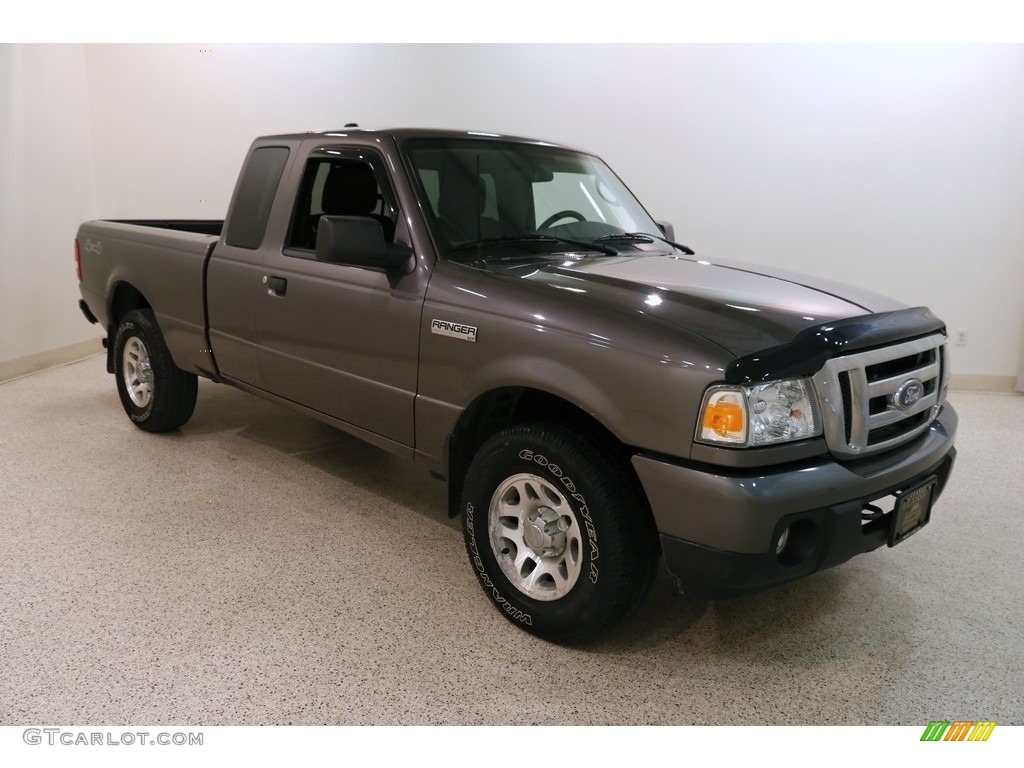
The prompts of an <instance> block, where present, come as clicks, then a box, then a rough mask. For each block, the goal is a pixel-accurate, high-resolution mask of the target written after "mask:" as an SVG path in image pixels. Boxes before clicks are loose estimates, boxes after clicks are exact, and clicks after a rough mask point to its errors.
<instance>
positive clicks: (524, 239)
mask: <svg viewBox="0 0 1024 768" xmlns="http://www.w3.org/2000/svg"><path fill="white" fill-rule="evenodd" d="M501 243H510V244H511V243H565V244H566V245H574V246H576V247H577V248H584V249H585V250H588V251H600V252H601V253H604V254H607V255H608V256H618V255H619V252H618V251H617V250H615V249H614V248H612V247H611V246H608V245H601V244H600V243H596V242H588V241H586V240H573V239H571V238H568V237H555V236H554V235H541V234H539V233H530V234H523V235H503V236H501V237H485V238H482V239H480V240H471V241H469V242H468V243H460V244H459V245H456V246H455V247H454V248H452V252H455V251H465V250H467V249H469V248H476V247H478V246H481V245H491V244H501Z"/></svg>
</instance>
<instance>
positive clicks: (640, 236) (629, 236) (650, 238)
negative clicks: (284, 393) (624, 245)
mask: <svg viewBox="0 0 1024 768" xmlns="http://www.w3.org/2000/svg"><path fill="white" fill-rule="evenodd" d="M615 240H620V241H621V240H627V241H629V242H633V243H653V242H654V241H655V240H661V241H662V242H665V243H668V244H669V245H671V246H672V247H673V248H678V249H679V250H680V251H682V252H683V253H685V254H686V255H687V256H693V255H694V254H695V253H696V251H694V250H693V249H692V248H690V247H689V246H687V245H682V244H680V243H673V242H672V241H671V240H669V239H668V238H665V237H662V236H661V235H652V234H649V233H648V232H620V233H618V234H615V235H602V236H601V237H598V238H595V239H594V242H608V241H615Z"/></svg>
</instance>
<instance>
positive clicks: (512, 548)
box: [462, 423, 658, 643]
mask: <svg viewBox="0 0 1024 768" xmlns="http://www.w3.org/2000/svg"><path fill="white" fill-rule="evenodd" d="M613 454H614V452H613V451H610V450H601V449H600V448H599V447H597V446H595V445H594V444H592V443H591V442H590V441H586V440H583V439H581V438H580V437H579V436H578V435H577V434H576V433H575V432H573V431H571V430H569V429H566V428H564V427H561V426H558V425H553V424H540V423H535V424H525V425H519V426H515V427H510V428H509V429H506V430H504V431H502V432H499V433H498V434H496V435H494V436H493V437H492V438H491V439H489V440H488V441H487V442H485V443H484V444H483V445H482V446H481V447H480V450H479V451H477V454H476V456H475V457H474V459H473V461H472V463H471V464H470V467H469V470H468V472H467V475H466V480H465V484H464V486H463V496H462V513H463V534H464V535H465V539H466V550H467V552H468V553H469V559H470V562H471V563H472V566H473V570H474V572H475V573H476V575H477V577H478V578H479V579H480V582H481V585H482V587H483V590H484V593H485V594H486V595H487V596H488V598H490V600H491V602H493V603H494V604H495V606H496V607H497V608H498V609H499V610H500V611H501V612H502V613H503V614H504V615H505V617H506V618H507V619H509V621H511V622H512V623H514V624H516V625H518V626H520V627H522V628H523V629H525V630H527V631H528V632H532V633H533V634H535V635H538V636H540V637H543V638H545V639H548V640H551V641H553V642H559V643H578V642H582V641H585V640H588V639H590V638H592V637H594V636H596V635H597V634H599V633H601V632H602V631H604V630H606V629H608V628H610V627H611V626H612V625H614V624H615V623H617V622H618V621H620V620H621V619H622V618H624V617H625V616H626V615H628V614H629V613H630V612H631V611H632V610H633V609H634V608H635V607H636V606H637V605H639V603H640V602H641V601H642V600H643V598H644V596H645V595H646V593H647V590H648V588H649V587H650V584H651V582H652V581H653V576H654V571H655V568H656V567H657V561H658V544H657V534H656V532H655V528H654V523H653V519H652V517H651V514H650V511H649V508H648V506H647V502H646V499H645V497H644V495H643V491H642V489H641V488H640V485H639V482H638V481H637V479H636V476H635V475H634V474H633V472H632V469H631V467H629V465H628V464H627V463H626V462H625V461H618V462H617V461H615V460H613V459H612V458H610V457H611V456H612V455H613Z"/></svg>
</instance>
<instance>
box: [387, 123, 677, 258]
mask: <svg viewBox="0 0 1024 768" xmlns="http://www.w3.org/2000/svg"><path fill="white" fill-rule="evenodd" d="M406 146H407V148H408V149H407V152H408V157H409V160H410V162H411V164H412V170H413V172H414V175H415V178H416V179H417V180H418V182H419V184H420V186H421V191H422V193H423V196H424V197H425V199H426V200H427V201H428V205H427V206H425V208H426V213H427V217H428V219H429V225H430V228H431V230H432V232H433V233H434V237H435V239H436V242H437V243H438V245H439V247H440V249H441V251H442V253H443V254H444V255H447V256H452V257H458V256H460V255H463V256H464V252H465V251H467V250H475V251H478V252H480V251H494V250H500V249H512V248H516V249H520V250H521V249H523V248H526V249H528V250H530V251H531V252H535V253H536V252H542V253H563V252H566V251H580V250H585V251H586V250H594V251H595V253H601V252H603V253H606V254H607V253H614V252H615V251H614V250H611V249H610V248H609V245H608V244H609V240H610V239H611V238H609V236H614V235H621V234H624V233H637V232H646V233H652V234H653V235H656V236H660V235H661V230H660V229H659V228H658V225H657V224H655V223H654V221H653V220H652V219H651V217H650V216H649V215H648V214H647V212H646V211H645V210H644V209H643V207H642V206H641V205H640V203H639V202H637V200H636V198H635V197H633V195H632V194H630V192H629V190H628V189H626V187H625V185H623V184H622V182H621V181H619V179H618V177H616V176H615V174H614V173H612V172H611V170H610V169H609V168H608V166H606V165H605V164H604V163H603V162H602V161H601V160H600V159H598V158H596V157H593V156H592V155H585V154H581V153H579V152H572V151H569V150H564V149H556V148H552V147H545V146H537V145H533V144H520V143H514V142H503V141H486V140H479V139H415V140H411V141H409V142H408V144H407V145H406ZM542 236H543V237H542ZM601 238H604V240H603V241H602V242H603V243H605V244H604V245H603V246H602V245H600V244H597V245H595V246H594V248H589V247H588V246H589V245H590V244H592V243H595V241H598V240H599V239H601ZM638 242H640V243H644V242H651V243H653V242H655V241H654V240H653V239H652V240H650V241H647V240H645V239H642V238H641V239H638V238H635V237H634V238H623V245H622V246H620V244H619V242H617V241H616V242H614V247H615V248H616V249H619V248H620V247H627V248H628V247H639V246H637V245H636V243H638ZM655 247H658V248H660V249H661V250H665V246H664V244H661V243H659V245H658V246H655ZM460 252H462V253H460Z"/></svg>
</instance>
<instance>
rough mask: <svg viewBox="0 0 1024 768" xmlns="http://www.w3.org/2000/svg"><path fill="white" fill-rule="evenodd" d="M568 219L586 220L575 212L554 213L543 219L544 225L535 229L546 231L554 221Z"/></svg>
mask: <svg viewBox="0 0 1024 768" xmlns="http://www.w3.org/2000/svg"><path fill="white" fill-rule="evenodd" d="M569 218H572V219H576V220H577V221H586V220H587V217H586V216H584V215H583V214H582V213H577V212H576V211H559V212H558V213H554V214H552V215H550V216H548V217H547V218H546V219H544V223H543V224H541V225H540V226H539V227H537V229H547V228H548V227H550V226H551V225H552V224H554V223H555V222H556V221H560V220H562V219H569Z"/></svg>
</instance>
